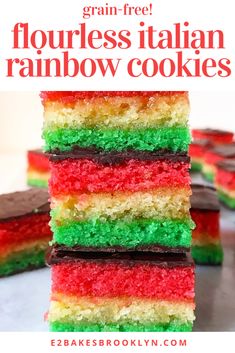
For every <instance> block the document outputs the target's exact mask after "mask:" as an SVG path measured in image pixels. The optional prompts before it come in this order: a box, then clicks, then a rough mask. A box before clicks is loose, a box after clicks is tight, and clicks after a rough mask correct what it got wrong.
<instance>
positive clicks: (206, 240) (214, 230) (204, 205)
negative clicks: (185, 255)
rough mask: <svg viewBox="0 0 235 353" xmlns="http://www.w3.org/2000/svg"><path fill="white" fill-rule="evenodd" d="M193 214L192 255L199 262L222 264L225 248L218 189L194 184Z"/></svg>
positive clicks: (202, 263)
mask: <svg viewBox="0 0 235 353" xmlns="http://www.w3.org/2000/svg"><path fill="white" fill-rule="evenodd" d="M192 191H193V194H192V197H191V216H192V219H193V221H194V222H195V224H196V227H195V229H194V231H193V237H192V257H193V259H194V261H195V262H196V263H197V264H201V265H220V264H221V263H222V261H223V248H222V245H221V238H220V206H219V202H218V198H217V195H216V190H215V189H214V188H212V187H210V186H205V185H199V184H195V185H192Z"/></svg>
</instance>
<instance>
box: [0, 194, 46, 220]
mask: <svg viewBox="0 0 235 353" xmlns="http://www.w3.org/2000/svg"><path fill="white" fill-rule="evenodd" d="M48 200H49V194H48V192H47V190H45V189H40V188H32V189H29V190H26V191H18V192H12V193H9V194H3V195H0V222H1V221H6V220H10V219H12V218H16V217H22V216H25V215H28V214H37V213H49V211H50V204H49V201H48Z"/></svg>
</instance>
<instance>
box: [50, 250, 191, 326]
mask: <svg viewBox="0 0 235 353" xmlns="http://www.w3.org/2000/svg"><path fill="white" fill-rule="evenodd" d="M48 263H49V264H50V265H51V267H52V294H51V305H50V309H49V313H48V321H49V324H50V329H51V331H69V332H71V331H72V332H75V331H80V332H81V331H82V332H85V331H89V332H90V331H95V332H100V331H125V332H127V331H141V332H148V331H175V332H176V331H191V330H192V325H193V321H194V308H195V304H194V264H193V261H192V260H191V258H189V256H188V255H187V254H174V255H173V254H164V255H162V254H156V253H149V252H147V253H146V252H145V253H143V252H126V253H107V252H97V253H95V252H86V251H74V250H71V249H70V248H66V247H61V246H54V247H53V248H52V250H51V253H50V256H49V259H48Z"/></svg>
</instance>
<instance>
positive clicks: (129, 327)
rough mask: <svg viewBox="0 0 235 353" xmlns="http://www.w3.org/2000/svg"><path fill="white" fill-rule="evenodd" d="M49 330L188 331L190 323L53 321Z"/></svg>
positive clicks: (190, 327)
mask: <svg viewBox="0 0 235 353" xmlns="http://www.w3.org/2000/svg"><path fill="white" fill-rule="evenodd" d="M50 331H53V332H190V331H192V323H185V324H182V323H178V322H175V321H172V322H170V323H167V324H164V323H162V324H161V323H158V324H149V325H143V324H121V325H118V324H105V325H102V324H101V323H100V324H91V323H89V324H86V323H84V324H73V323H62V322H53V323H51V324H50Z"/></svg>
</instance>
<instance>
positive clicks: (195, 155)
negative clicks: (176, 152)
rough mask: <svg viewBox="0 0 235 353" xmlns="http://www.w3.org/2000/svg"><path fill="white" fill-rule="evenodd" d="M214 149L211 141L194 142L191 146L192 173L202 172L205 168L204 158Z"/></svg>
mask: <svg viewBox="0 0 235 353" xmlns="http://www.w3.org/2000/svg"><path fill="white" fill-rule="evenodd" d="M211 147H212V144H211V142H210V141H209V140H206V139H201V140H196V139H195V140H193V141H192V142H191V144H190V146H189V155H190V158H191V171H193V172H200V171H201V170H202V168H203V163H204V156H205V153H206V151H207V150H208V149H209V148H211Z"/></svg>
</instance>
